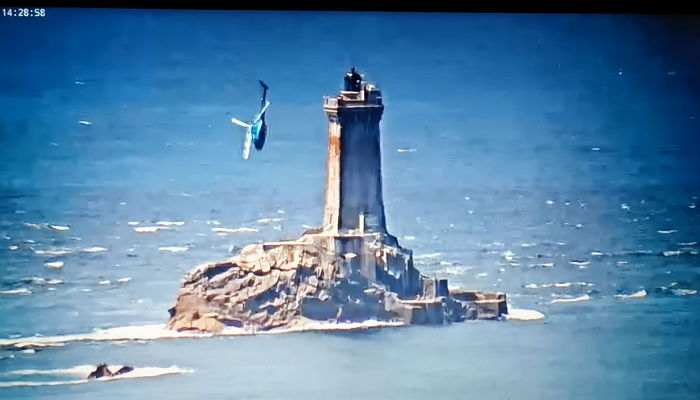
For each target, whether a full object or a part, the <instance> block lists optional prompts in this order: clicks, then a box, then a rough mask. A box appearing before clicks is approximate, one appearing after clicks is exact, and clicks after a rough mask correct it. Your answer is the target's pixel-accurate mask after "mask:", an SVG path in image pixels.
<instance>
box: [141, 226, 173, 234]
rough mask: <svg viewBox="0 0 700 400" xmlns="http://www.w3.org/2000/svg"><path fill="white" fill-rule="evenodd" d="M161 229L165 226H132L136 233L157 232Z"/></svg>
mask: <svg viewBox="0 0 700 400" xmlns="http://www.w3.org/2000/svg"><path fill="white" fill-rule="evenodd" d="M161 229H167V228H166V227H163V226H137V227H136V228H134V232H136V233H154V232H158V231H159V230H161Z"/></svg>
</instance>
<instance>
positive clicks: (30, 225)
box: [24, 222, 43, 229]
mask: <svg viewBox="0 0 700 400" xmlns="http://www.w3.org/2000/svg"><path fill="white" fill-rule="evenodd" d="M24 226H26V227H27V228H31V229H41V228H42V227H43V224H33V223H31V222H25V223H24Z"/></svg>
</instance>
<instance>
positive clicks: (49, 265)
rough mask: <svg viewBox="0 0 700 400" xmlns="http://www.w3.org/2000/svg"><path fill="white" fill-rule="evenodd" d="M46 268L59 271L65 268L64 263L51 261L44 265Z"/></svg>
mask: <svg viewBox="0 0 700 400" xmlns="http://www.w3.org/2000/svg"><path fill="white" fill-rule="evenodd" d="M44 266H45V267H46V268H51V269H58V268H62V267H63V261H51V262H46V263H44Z"/></svg>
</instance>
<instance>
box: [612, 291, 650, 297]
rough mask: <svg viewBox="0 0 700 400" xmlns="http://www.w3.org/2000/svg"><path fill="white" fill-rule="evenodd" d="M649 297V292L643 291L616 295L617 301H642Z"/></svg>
mask: <svg viewBox="0 0 700 400" xmlns="http://www.w3.org/2000/svg"><path fill="white" fill-rule="evenodd" d="M646 296H647V291H646V290H644V289H642V290H640V291H638V292H635V293H632V294H616V295H615V298H616V299H641V298H642V297H646Z"/></svg>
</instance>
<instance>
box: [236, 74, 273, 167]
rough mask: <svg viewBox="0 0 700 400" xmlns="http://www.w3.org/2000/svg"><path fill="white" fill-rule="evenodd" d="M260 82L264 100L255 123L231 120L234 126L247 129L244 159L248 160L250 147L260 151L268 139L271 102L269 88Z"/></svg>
mask: <svg viewBox="0 0 700 400" xmlns="http://www.w3.org/2000/svg"><path fill="white" fill-rule="evenodd" d="M258 82H260V86H261V87H262V89H263V94H262V99H261V100H260V107H261V108H260V111H259V112H258V113H257V114H256V115H255V118H253V121H251V122H243V121H241V120H238V119H236V118H231V122H233V123H234V124H236V125H238V126H240V127H242V128H245V130H246V131H245V139H244V140H243V159H244V160H247V159H248V157H249V156H250V146H251V144H253V145H254V146H255V149H256V150H258V151H260V150H262V148H263V146H264V145H265V138H266V137H267V124H266V123H265V112H266V111H267V108H268V107H269V106H270V102H269V101H268V100H267V89H268V86H267V85H266V84H265V82H263V81H258Z"/></svg>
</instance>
